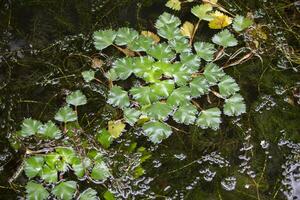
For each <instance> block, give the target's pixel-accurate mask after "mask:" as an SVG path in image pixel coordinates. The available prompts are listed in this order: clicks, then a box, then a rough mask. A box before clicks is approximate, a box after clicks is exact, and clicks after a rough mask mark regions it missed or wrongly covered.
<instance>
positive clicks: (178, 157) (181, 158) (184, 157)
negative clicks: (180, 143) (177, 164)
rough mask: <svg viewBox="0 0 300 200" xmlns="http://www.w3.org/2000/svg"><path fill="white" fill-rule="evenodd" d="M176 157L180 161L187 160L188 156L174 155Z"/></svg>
mask: <svg viewBox="0 0 300 200" xmlns="http://www.w3.org/2000/svg"><path fill="white" fill-rule="evenodd" d="M174 157H175V158H177V159H178V160H184V159H186V155H184V154H183V153H181V154H174Z"/></svg>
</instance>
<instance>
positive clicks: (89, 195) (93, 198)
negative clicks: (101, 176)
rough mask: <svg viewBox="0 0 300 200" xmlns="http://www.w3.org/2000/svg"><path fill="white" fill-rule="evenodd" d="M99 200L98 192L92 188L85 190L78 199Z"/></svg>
mask: <svg viewBox="0 0 300 200" xmlns="http://www.w3.org/2000/svg"><path fill="white" fill-rule="evenodd" d="M98 199H99V198H98V197H97V191H96V190H94V189H92V188H88V189H86V190H84V191H83V192H82V193H81V194H80V196H79V197H78V200H98Z"/></svg>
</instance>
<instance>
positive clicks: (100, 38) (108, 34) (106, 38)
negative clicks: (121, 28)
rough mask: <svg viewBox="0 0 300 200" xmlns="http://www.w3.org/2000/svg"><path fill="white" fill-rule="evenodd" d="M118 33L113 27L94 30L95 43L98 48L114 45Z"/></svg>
mask: <svg viewBox="0 0 300 200" xmlns="http://www.w3.org/2000/svg"><path fill="white" fill-rule="evenodd" d="M116 35H117V34H116V32H115V31H113V30H111V29H109V30H103V31H96V32H94V45H95V47H96V49H98V50H102V49H105V48H106V47H108V46H110V45H112V44H113V42H114V40H115V38H116Z"/></svg>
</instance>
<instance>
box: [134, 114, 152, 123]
mask: <svg viewBox="0 0 300 200" xmlns="http://www.w3.org/2000/svg"><path fill="white" fill-rule="evenodd" d="M149 120H150V119H149V117H147V116H146V115H142V116H140V118H139V120H138V121H137V124H138V125H143V124H144V123H146V122H148V121H149Z"/></svg>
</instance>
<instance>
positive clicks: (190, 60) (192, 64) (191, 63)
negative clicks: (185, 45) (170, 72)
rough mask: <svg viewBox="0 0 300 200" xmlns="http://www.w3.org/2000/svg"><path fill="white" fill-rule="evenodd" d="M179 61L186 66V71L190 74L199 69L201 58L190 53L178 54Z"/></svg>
mask: <svg viewBox="0 0 300 200" xmlns="http://www.w3.org/2000/svg"><path fill="white" fill-rule="evenodd" d="M180 63H181V64H183V65H184V66H186V69H187V71H188V72H189V73H190V74H192V73H195V72H197V71H198V70H199V67H200V64H201V59H200V56H197V55H194V54H192V53H182V54H180Z"/></svg>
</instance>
